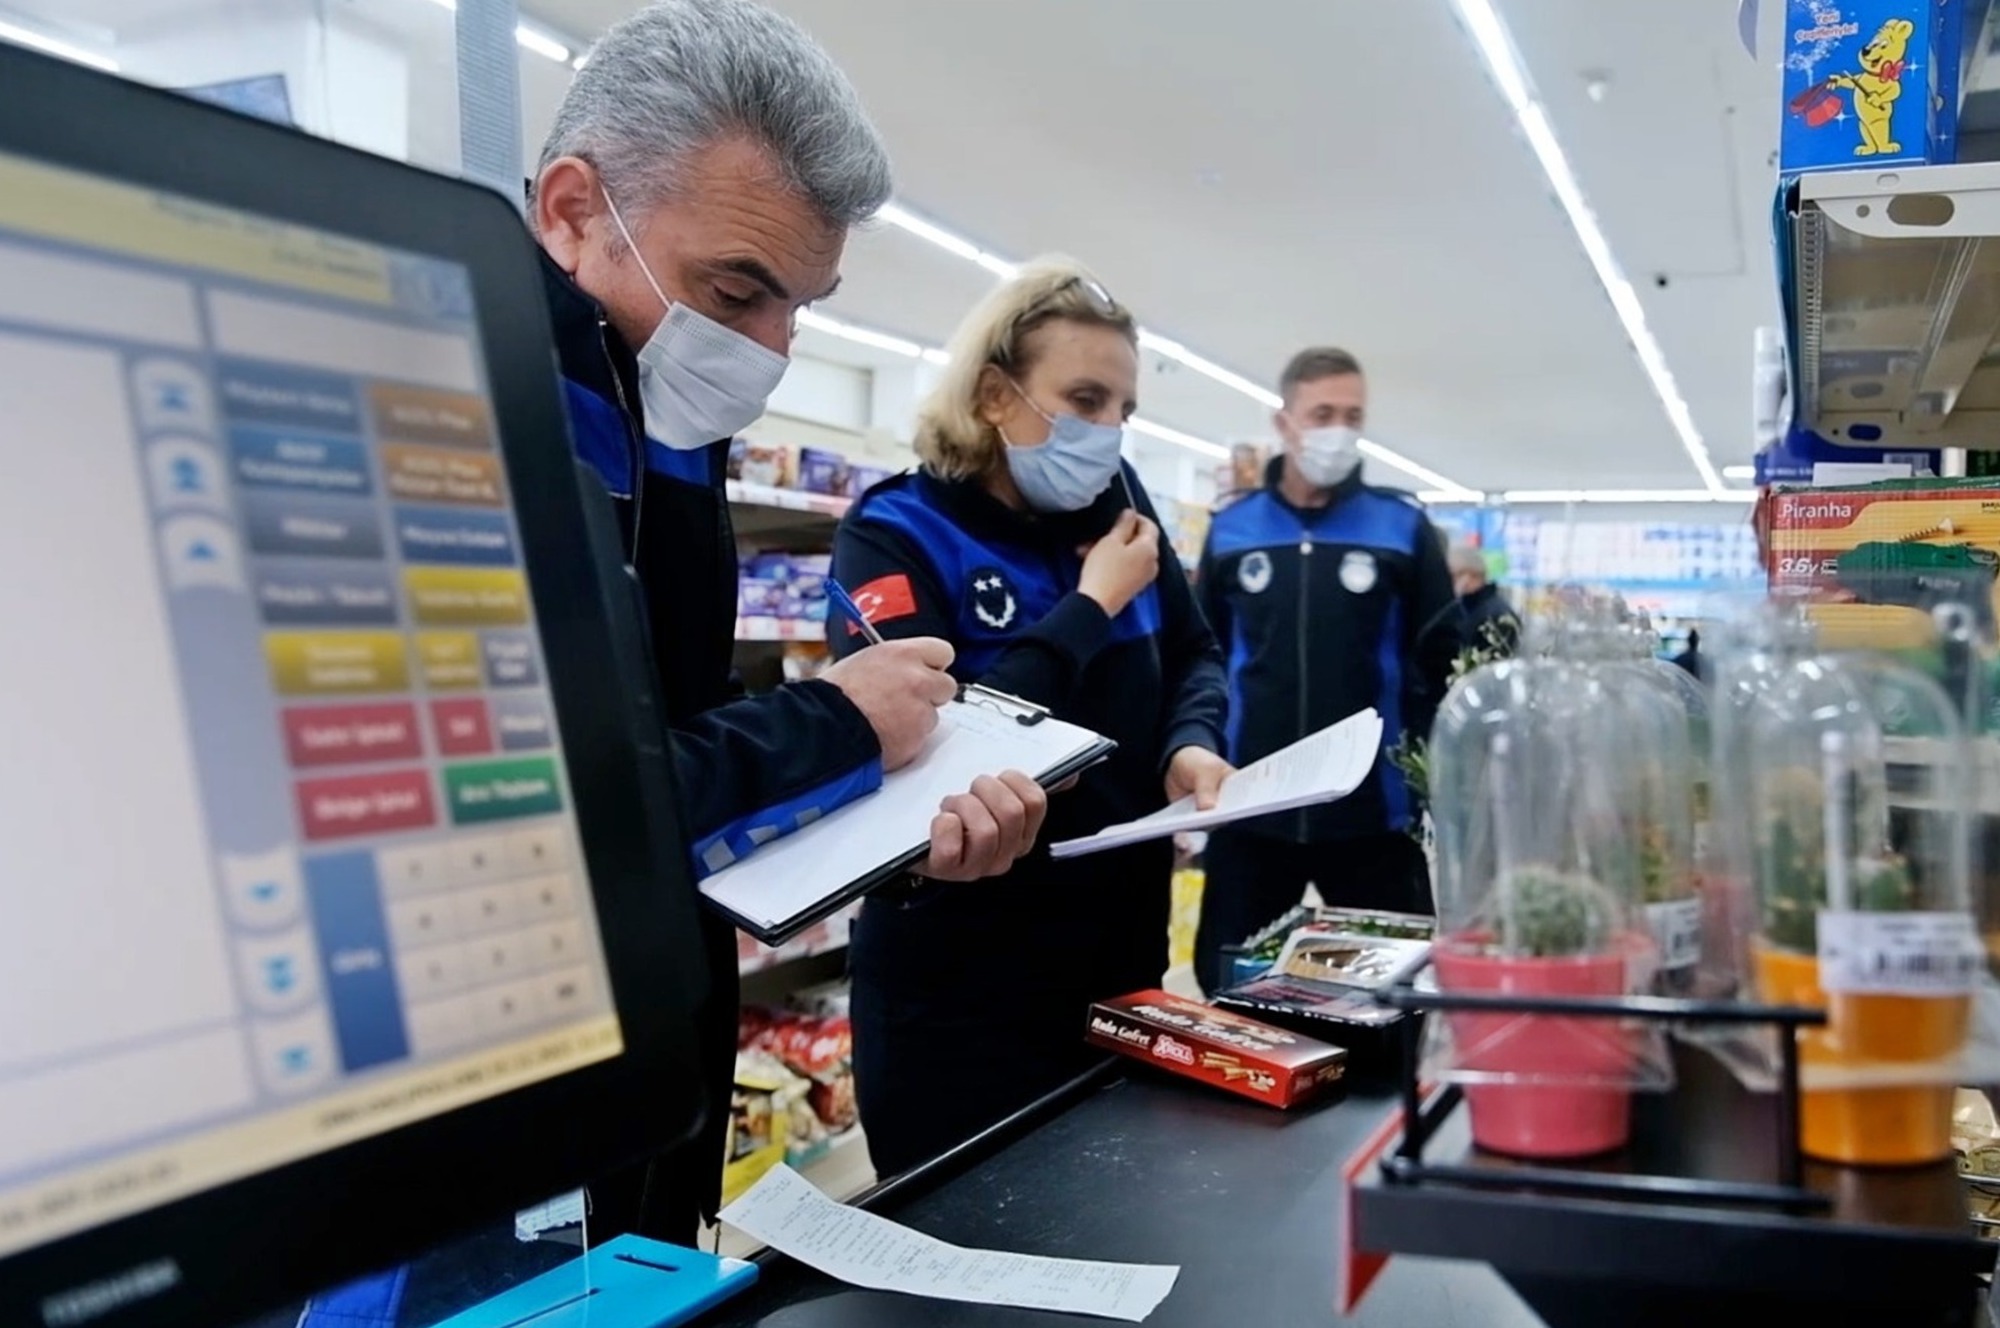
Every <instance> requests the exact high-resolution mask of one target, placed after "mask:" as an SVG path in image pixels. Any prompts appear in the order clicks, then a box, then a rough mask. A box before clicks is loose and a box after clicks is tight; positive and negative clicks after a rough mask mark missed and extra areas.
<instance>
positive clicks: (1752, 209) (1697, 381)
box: [530, 0, 1779, 490]
mask: <svg viewBox="0 0 2000 1328" xmlns="http://www.w3.org/2000/svg"><path fill="white" fill-rule="evenodd" d="M775 6H776V7H777V8H778V9H780V10H782V11H784V12H785V13H787V14H790V15H791V16H793V17H794V18H796V19H798V20H799V21H800V22H801V23H803V24H804V25H805V26H806V27H807V28H808V29H810V30H811V31H812V32H813V33H814V35H815V36H817V37H818V38H819V39H820V41H821V42H823V43H824V44H825V45H826V46H827V48H828V49H829V50H830V51H831V52H832V53H833V55H834V57H835V58H836V59H837V60H838V61H839V62H840V63H841V65H842V66H843V67H844V68H845V69H846V70H847V72H848V73H849V75H850V76H851V77H852V78H853V80H854V82H855V84H856V86H857V87H858V88H859V89H860V92H861V94H862V97H863V98H864V99H865V101H866V102H867V104H868V108H869V110H870V112H871V113H872V114H873V115H874V117H875V119H876V121H877V123H878V124H879V125H880V127H881V129H882V132H883V135H884V137H885V138H886V139H887V141H888V144H889V148H890V151H891V153H892V154H893V156H894V159H895V163H896V172H897V179H898V194H899V198H900V199H901V201H903V202H904V203H905V204H906V205H908V206H910V207H911V208H913V209H916V210H918V211H920V212H922V213H924V214H925V215H927V216H929V217H931V218H933V219H935V220H936V221H938V222H940V223H941V224H943V225H945V226H947V227H949V228H951V229H953V230H955V231H957V232H959V233H961V234H964V235H966V236H968V237H969V238H971V239H973V240H975V241H976V242H978V243H979V244H981V245H982V246H983V247H985V248H988V249H990V250H992V251H995V252H998V253H1001V254H1004V255H1006V256H1009V257H1015V258H1019V257H1025V256H1028V255H1032V254H1035V253H1039V252H1044V251H1048V250H1059V251H1064V252H1068V253H1071V254H1074V255H1076V256H1077V257H1079V258H1081V259H1083V260H1084V261H1086V262H1088V263H1090V264H1091V265H1093V266H1094V267H1096V268H1097V269H1098V270H1099V272H1100V273H1101V275H1102V276H1103V278H1104V280H1105V282H1106V284H1107V285H1109V286H1110V287H1111V289H1112V290H1114V291H1115V292H1117V293H1118V295H1119V296H1120V298H1122V299H1123V300H1125V301H1126V302H1127V303H1129V304H1131V305H1132V306H1133V307H1134V308H1135V309H1136V310H1137V311H1138V312H1139V314H1140V317H1141V318H1142V320H1144V321H1145V322H1146V323H1147V324H1148V325H1149V326H1150V327H1152V328H1154V329H1155V330H1157V331H1160V332H1162V333H1165V334H1166V335H1168V336H1171V337H1174V338H1176V339H1177V340H1180V341H1182V342H1184V343H1186V344H1187V345H1188V346H1190V347H1191V348H1193V349H1195V350H1197V351H1198V352H1200V353H1201V354H1203V355H1206V356H1207V357H1209V358H1210V359H1213V360H1216V361H1218V362H1220V363H1221V364H1223V365H1225V366H1227V367H1229V368H1232V369H1235V370H1237V371H1239V372H1241V373H1243V374H1245V375H1247V376H1249V377H1251V378H1253V379H1256V380H1258V381H1260V382H1269V381H1271V380H1272V379H1274V378H1275V377H1276V376H1277V371H1278V369H1279V367H1280V366H1281V365H1282V364H1283V362H1284V360H1285V358H1286V357H1287V356H1288V355H1289V354H1290V352H1291V351H1293V350H1295V349H1297V348H1298V347H1300V346H1302V345H1305V344H1308V343H1313V342H1334V343H1338V344H1342V345H1345V346H1347V347H1349V348H1350V349H1352V350H1353V351H1354V352H1355V353H1356V354H1357V355H1359V356H1360V358H1361V359H1362V361H1363V363H1364V364H1365V365H1366V366H1367V368H1368V371H1369V375H1370V380H1371V391H1372V396H1373V399H1372V408H1373V409H1372V417H1373V418H1372V422H1371V426H1370V429H1369V433H1370V435H1371V436H1372V437H1374V438H1375V439H1377V440H1378V441H1380V442H1382V443H1383V444H1385V445H1387V446H1389V447H1392V448H1395V449H1397V450H1398V451H1400V452H1402V453H1404V454H1405V455H1407V456H1409V457H1411V458H1413V459H1415V460H1418V461H1420V462H1422V463H1424V464H1425V465H1427V466H1429V467H1431V468H1432V469H1435V470H1438V471H1440V472H1442V473H1443V474H1444V475H1446V476H1447V477H1449V478H1450V479H1452V480H1454V481H1456V482H1458V483H1460V484H1463V485H1467V486H1470V487H1473V488H1478V489H1485V490H1499V489H1508V488H1536V489H1542V488H1681V489H1685V488H1694V487H1698V486H1699V485H1700V482H1701V481H1700V478H1699V476H1698V475H1697V474H1696V472H1695V469H1694V467H1693V465H1692V463H1691V462H1690V461H1689V460H1688V458H1687V455H1686V453H1685V451H1684V450H1683V449H1682V447H1681V444H1680V441H1679V439H1678V437H1677V436H1676V435H1675V433H1674V431H1673V430H1672V428H1671V427H1670V425H1669V424H1668V422H1667V416H1666V413H1665V410H1664V409H1663V407H1662V406H1661V404H1660V402H1659V400H1658V398H1657V397H1656V396H1655V395H1654V394H1653V391H1652V388H1651V387H1650V385H1649V383H1648V381H1647V379H1646V377H1645V376H1644V374H1643V373H1642V372H1641V370H1640V368H1639V365H1638V362H1637V360H1636V358H1635V356H1634V354H1633V352H1632V350H1631V348H1630V347H1629V345H1628V344H1627V343H1626V341H1625V338H1624V334H1623V332H1622V330H1621V328H1620V326H1619V323H1618V321H1617V318H1616V316H1615V315H1614V313H1613V311H1612V308H1611V305H1610V302H1609V300H1608V299H1607V298H1606V296H1605V294H1604V292H1603V290H1602V288H1601V287H1600V286H1599V285H1598V283H1597V281H1596V278H1595V276H1594V274H1593V273H1592V271H1591V268H1590V266H1589V264H1588V262H1587V261H1586V259H1585V257H1584V255H1583V252H1582V250H1581V248H1580V247H1579V245H1578V244H1577V242H1576V239H1575V237H1574V234H1573V232H1572V231H1571V230H1570V227H1569V223H1568V221H1567V219H1566V218H1565V216H1564V214H1563V212H1562V211H1561V209H1560V208H1559V207H1558V205H1557V204H1556V202H1555V200H1554V197H1553V196H1552V194H1551V193H1550V191H1549V188H1548V186H1547V183H1546V181H1545V180H1544V178H1543V176H1542V173H1541V171H1540V168H1539V167H1538V166H1537V164H1536V162H1535V159H1534V157H1533V156H1532V154H1531V153H1530V152H1529V150H1528V148H1527V147H1526V145H1525V143H1524V142H1523V141H1522V140H1521V138H1520V137H1519V136H1518V134H1517V133H1516V131H1515V129H1514V126H1513V123H1512V121H1511V119H1510V117H1509V116H1508V114H1507V112H1506V108H1505V105H1504V103H1503V102H1502V101H1501V99H1500V97H1499V95H1498V94H1497V92H1495V90H1494V89H1493V87H1492V85H1491V84H1490V83H1489V82H1488V80H1487V78H1486V75H1485V72H1484V70H1483V67H1482V66H1481V64H1480V63H1479V59H1478V56H1477V54H1476V51H1475V49H1474V47H1473V45H1472V43H1471V42H1470V41H1469V40H1468V39H1467V37H1466V36H1465V35H1464V34H1463V33H1462V32H1461V30H1460V29H1459V28H1458V26H1457V24H1456V22H1455V20H1454V18H1453V16H1452V12H1451V9H1450V7H1449V5H1448V4H1447V3H1446V0H1398V2H1397V3H1394V4H1385V3H1381V2H1380V0H1374V2H1372V3H1371V2H1370V0H1233V2H1230V3H1224V2H1223V0H1171V2H1168V3H1163V2H1162V0H952V2H951V3H948V4H947V3H939V2H938V0H775ZM530 7H531V8H532V10H533V12H534V13H535V14H536V15H537V16H539V17H541V18H543V19H545V20H547V21H548V22H549V23H551V24H552V25H555V26H559V27H561V28H563V29H565V30H567V31H571V32H575V33H577V34H578V35H579V36H590V35H594V34H595V33H597V32H599V31H601V30H602V28H603V27H604V26H605V25H606V24H608V23H609V22H611V21H613V20H615V19H616V18H618V17H620V16H621V15H623V14H624V13H627V12H629V11H630V10H631V9H632V8H634V7H635V6H634V5H633V4H632V3H630V2H629V0H539V3H534V2H532V0H531V5H530ZM1499 8H1500V11H1501V13H1502V15H1503V16H1504V18H1505V19H1506V21H1507V22H1508V24H1509V26H1510V27H1511V29H1512V32H1513V35H1514V39H1515V44H1516V45H1517V47H1518V48H1519V50H1520V52H1521V56H1522V58H1523V60H1524V62H1525V63H1526V65H1527V67H1528V69H1529V71H1530V73H1531V74H1532V76H1533V78H1534V79H1535V81H1536V84H1537V87H1538V92H1539V94H1540V96H1541V99H1542V100H1543V102H1544V103H1545V104H1546V105H1547V106H1548V108H1549V112H1550V116H1551V119H1552V121H1553V123H1554V126H1555V129H1556V132H1557V136H1558V137H1559V139H1560V140H1561V142H1562V144H1563V147H1564V149H1565V151H1566V153H1567V154H1568V156H1569V159H1570V161H1571V163H1572V167H1573V169H1574V171H1575V173H1576V175H1577V177H1578V179H1579V180H1580V182H1581V184H1582V186H1583V189H1584V191H1585V193H1586V195H1587V196H1588V198H1589V199H1590V201H1591V203H1592V205H1593V207H1594V208H1595V210H1596V211H1597V213H1598V214H1599V217H1600V219H1601V221H1602V224H1603V226H1604V229H1605V231H1606V233H1607V235H1608V237H1609V239H1610V241H1611V244H1612V248H1613V251H1614V252H1615V253H1616V254H1617V256H1618V258H1619V260H1620V262H1621V263H1622V265H1623V266H1624V268H1625V270H1626V272H1627V274H1628V275H1629V276H1630V277H1631V279H1632V280H1633V281H1634V283H1635V284H1637V285H1638V286H1639V289H1640V294H1641V298H1642V301H1643V303H1644V306H1645V309H1646V313H1647V318H1648V322H1649V323H1650V325H1651V327H1652V328H1653V331H1654V335H1655V336H1656V338H1657V339H1658V341H1659V342H1660V344H1661V347H1662V349H1663V350H1664V351H1665V353H1666V358H1667V363H1668V365H1669V366H1670V367H1671V369H1672V371H1673V373H1674V375H1675V377H1676V379H1677V381H1678V383H1679V386H1680V388H1681V391H1682V393H1683V395H1684V396H1685V397H1686V399H1687V401H1688V403H1689V405H1690V407H1691V408H1692V410H1693V414H1694V419H1695V422H1696V425H1697V427H1698V428H1699V429H1700V431H1701V433H1702V435H1703V437H1704V438H1705V439H1706V441H1707V444H1708V446H1709V448H1710V451H1711V453H1712V455H1713V456H1714V458H1715V461H1716V464H1717V465H1718V466H1720V465H1725V464H1731V463H1739V462H1743V461H1746V460H1748V456H1749V452H1750V448H1751V444H1750V438H1749V432H1750V405H1749V402H1750V381H1749V380H1750V373H1749V367H1750V346H1751V337H1752V331H1753V329H1754V328H1755V327H1756V326H1757V325H1758V324H1759V323H1770V322H1772V321H1774V319H1775V307H1776V293H1775V279H1774V277H1773V276H1772V273H1771V264H1770V247H1769V221H1768V215H1769V206H1770V199H1771V192H1772V185H1773V179H1774V176H1773V165H1772V157H1771V154H1772V152H1773V150H1774V148H1775V146H1776V135H1777V126H1778V90H1777V79H1776V74H1775V71H1774V70H1770V69H1766V68H1763V67H1761V66H1760V65H1759V64H1758V63H1757V62H1755V61H1753V60H1752V59H1751V57H1750V56H1749V55H1747V54H1746V53H1745V52H1744V50H1743V49H1742V47H1741V45H1740V44H1739V39H1738V37H1737V31H1736V0H1676V2H1675V3H1673V4H1665V5H1644V6H1642V5H1634V4H1605V3H1603V2H1602V0H1499ZM1766 8H1773V9H1775V8H1779V7H1772V6H1767V7H1766ZM1587 75H1589V76H1588V77H1587ZM1591 77H1601V78H1602V79H1603V88H1602V91H1603V94H1604V95H1603V98H1602V100H1601V101H1596V100H1593V99H1592V97H1591V96H1590V95H1589V86H1590V82H1591ZM531 132H532V130H531ZM1656 276H1657V277H1659V278H1661V279H1663V284H1656ZM990 280H991V278H990V277H988V276H987V274H986V273H984V272H983V271H981V270H980V269H978V268H976V267H974V266H972V265H971V264H969V263H966V262H964V261H963V260H961V259H957V258H953V257H951V256H950V255H948V254H945V253H944V252H942V251H940V250H937V249H935V248H933V247H931V246H930V245H928V244H926V243H925V242H923V241H921V240H919V239H916V238H915V237H912V236H910V235H908V234H906V233H904V232H902V231H898V230H893V229H888V228H882V229H879V230H877V231H874V232H871V233H865V234H863V235H860V236H858V237H857V238H856V240H855V242H854V243H853V245H852V246H851V249H850V258H849V261H848V265H847V281H846V284H845V285H844V286H843V287H842V289H841V292H840V294H839V296H837V297H836V298H835V299H834V300H833V301H832V302H831V304H830V305H829V307H828V309H827V312H829V313H832V314H834V315H835V316H837V317H841V318H845V319H849V320H851V321H853V322H857V323H863V324H866V325H868V326H871V327H876V328H880V329H883V330H887V331H893V332H896V333H898V334H901V335H904V336H908V337H911V338H914V339H917V340H922V341H928V342H942V341H943V340H944V339H945V338H946V337H947V336H948V334H949V332H950V329H951V327H952V325H953V323H954V321H955V320H956V318H957V317H958V316H959V315H960V314H961V313H962V312H963V311H964V309H965V308H966V306H967V305H968V304H969V303H970V302H971V300H972V299H973V298H974V297H975V296H976V295H977V294H978V293H979V292H980V291H981V290H982V289H984V287H985V284H986V283H987V282H988V281H990ZM1156 368H1158V370H1159V372H1157V373H1156V374H1154V375H1152V376H1150V377H1149V378H1148V379H1147V380H1146V382H1145V383H1144V384H1143V385H1142V389H1141V397H1142V403H1141V409H1142V410H1143V411H1144V412H1145V413H1146V414H1147V415H1149V416H1150V417H1152V418H1154V419H1156V420H1158V421H1160V422H1162V423H1165V424H1169V425H1172V426H1174V427H1177V428H1180V429H1185V430H1187V431H1189V432H1192V433H1196V434H1200V435H1202V436H1204V437H1209V438H1215V439H1219V440H1228V439H1233V438H1239V437H1262V436H1268V434H1269V424H1268V420H1267V418H1266V415H1267V412H1266V411H1265V409H1264V408H1263V407H1262V406H1259V405H1257V404H1256V403H1255V402H1253V401H1251V400H1250V399H1248V398H1246V397H1244V396H1242V395H1240V394H1238V393H1236V392H1234V391H1231V390H1229V389H1227V388H1224V387H1221V386H1219V385H1217V384H1215V383H1213V382H1212V381H1210V380H1208V379H1206V378H1204V377H1202V376H1200V375H1198V374H1196V373H1194V372H1192V371H1190V370H1187V369H1184V368H1180V367H1179V366H1176V365H1173V364H1172V363H1171V362H1163V361H1162V362H1156Z"/></svg>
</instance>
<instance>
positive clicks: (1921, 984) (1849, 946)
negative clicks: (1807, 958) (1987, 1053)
mask: <svg viewBox="0 0 2000 1328" xmlns="http://www.w3.org/2000/svg"><path fill="white" fill-rule="evenodd" d="M1983 962H1984V958H1983V956H1982V954H1981V952H1980V947H1979V939H1978V937H1976V936H1974V935H1973V932H1972V919H1970V918H1968V917H1966V916H1965V915H1964V914H1963V913H1840V912H1833V911H1824V912H1822V913H1821V914H1820V915H1819V985H1820V986H1821V987H1822V988H1823V989H1825V990H1827V991H1840V992H1856V993H1864V994H1875V995H1890V996H1962V995H1965V994H1966V993H1968V992H1970V991H1971V990H1972V989H1973V986H1974V985H1975V984H1976V983H1977V981H1978V979H1979V969H1980V965H1981V964H1982V963H1983Z"/></svg>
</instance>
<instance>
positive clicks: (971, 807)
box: [864, 652, 1049, 881]
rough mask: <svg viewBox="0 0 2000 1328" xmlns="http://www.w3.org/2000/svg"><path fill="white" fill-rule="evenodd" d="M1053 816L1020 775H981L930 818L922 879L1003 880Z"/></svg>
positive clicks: (1037, 789)
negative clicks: (996, 877) (1044, 819)
mask: <svg viewBox="0 0 2000 1328" xmlns="http://www.w3.org/2000/svg"><path fill="white" fill-rule="evenodd" d="M864 653H865V652H864ZM1048 810H1049V798H1048V794H1046V793H1044V792H1042V786H1041V785H1040V784H1037V783H1036V782H1035V781H1034V780H1032V779H1030V778H1028V777H1027V776H1026V775H1024V774H1022V773H1021V772H1020V771H1018V770H1009V771H1007V772H1006V773H1005V774H1003V775H1001V776H999V777H998V778H995V777H993V776H992V775H981V776H980V777H979V778H978V779H976V780H974V781H973V782H972V790H971V791H970V792H968V793H955V794H953V795H952V796H951V797H949V798H946V799H945V800H944V803H943V805H942V806H941V807H940V808H939V809H938V814H937V815H936V816H934V817H932V818H931V854H930V856H929V857H928V858H926V859H924V865H923V866H921V867H919V868H917V874H918V875H919V876H927V877H929V878H930V879H932V880H934V881H977V880H979V879H981V878H982V877H986V876H998V875H1000V874H1001V873H1002V872H1004V871H1006V870H1007V869H1008V868H1009V867H1012V866H1013V865H1014V860H1015V859H1016V858H1018V857H1020V856H1021V855H1022V854H1024V853H1026V852H1027V851H1028V850H1029V849H1031V848H1033V847H1034V846H1035V836H1036V835H1039V834H1040V833H1041V832H1042V818H1043V817H1044V816H1046V815H1047V814H1048Z"/></svg>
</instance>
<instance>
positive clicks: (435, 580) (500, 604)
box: [403, 567, 528, 627]
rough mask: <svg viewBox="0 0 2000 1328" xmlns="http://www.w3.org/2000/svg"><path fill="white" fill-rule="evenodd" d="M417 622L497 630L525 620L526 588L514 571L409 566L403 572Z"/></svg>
mask: <svg viewBox="0 0 2000 1328" xmlns="http://www.w3.org/2000/svg"><path fill="white" fill-rule="evenodd" d="M403 584H404V586H405V587H406V588H407V589H408V590H409V598H410V605H411V608H412V610H413V611H414V612H415V614H416V617H417V621H418V622H420V623H424V624H426V625H434V626H441V627H498V626H511V625H515V624H519V623H524V622H526V621H528V585H527V582H525V581H524V580H522V578H521V574H520V573H519V572H516V571H491V570H487V569H484V568H464V567H412V568H410V569H409V570H407V571H405V572H404V573H403Z"/></svg>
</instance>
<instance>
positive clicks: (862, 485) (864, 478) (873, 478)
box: [846, 461, 897, 498]
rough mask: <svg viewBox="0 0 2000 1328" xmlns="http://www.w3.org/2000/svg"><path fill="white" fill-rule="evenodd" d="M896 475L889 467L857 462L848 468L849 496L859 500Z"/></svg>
mask: <svg viewBox="0 0 2000 1328" xmlns="http://www.w3.org/2000/svg"><path fill="white" fill-rule="evenodd" d="M896 473H897V472H896V471H895V470H894V469H892V468H890V467H888V466H868V465H863V464H862V463H861V462H859V461H857V462H855V463H854V464H853V465H851V466H849V467H848V468H847V490H846V492H847V496H848V497H849V498H859V497H860V496H861V495H862V494H864V493H867V492H868V491H869V490H870V489H872V488H874V487H875V486H876V485H878V484H880V483H881V482H882V481H883V480H886V479H888V478H889V477H890V476H891V475H894V474H896Z"/></svg>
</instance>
